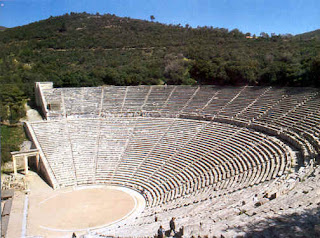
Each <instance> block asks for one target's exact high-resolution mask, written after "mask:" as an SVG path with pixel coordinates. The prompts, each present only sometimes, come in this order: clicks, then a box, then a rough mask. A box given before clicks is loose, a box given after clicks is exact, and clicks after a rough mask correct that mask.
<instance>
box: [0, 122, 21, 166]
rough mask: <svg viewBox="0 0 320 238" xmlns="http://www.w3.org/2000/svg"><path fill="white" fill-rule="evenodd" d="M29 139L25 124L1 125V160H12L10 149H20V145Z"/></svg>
mask: <svg viewBox="0 0 320 238" xmlns="http://www.w3.org/2000/svg"><path fill="white" fill-rule="evenodd" d="M24 140H27V138H26V135H25V132H24V128H23V126H22V125H21V126H5V125H1V161H2V162H7V161H10V160H11V155H10V151H16V150H19V145H20V144H21V143H22V142H23V141H24Z"/></svg>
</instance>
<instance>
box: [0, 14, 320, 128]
mask: <svg viewBox="0 0 320 238" xmlns="http://www.w3.org/2000/svg"><path fill="white" fill-rule="evenodd" d="M246 35H250V34H249V33H246V34H243V33H242V32H240V31H239V30H237V29H233V30H228V29H224V28H213V27H198V28H191V27H189V26H188V25H186V26H185V27H182V26H181V25H165V24H161V23H157V22H149V21H143V20H137V19H130V18H121V17H117V16H115V15H110V14H106V15H90V14H86V13H81V14H76V13H71V14H66V15H63V16H59V17H50V18H49V19H46V20H43V21H39V22H34V23H32V24H29V25H25V26H21V27H15V28H9V29H6V30H5V31H2V32H0V59H1V60H0V75H1V76H0V83H1V85H3V86H2V87H1V89H0V107H3V108H4V109H3V110H0V112H1V114H0V116H1V117H2V120H9V121H12V122H15V121H17V120H18V119H19V118H20V117H21V116H23V114H24V112H23V106H22V102H23V101H24V100H25V99H26V98H32V97H33V85H34V82H35V81H53V82H54V84H55V86H57V87H69V86H96V85H102V84H114V85H139V84H164V83H167V84H219V85H225V84H229V85H230V84H231V85H243V84H250V85H286V86H319V85H320V79H319V77H320V70H319V65H320V41H319V40H317V39H313V40H310V39H308V40H303V39H300V38H299V39H297V38H296V37H287V36H280V35H279V36H272V37H271V36H268V35H267V34H262V35H261V37H256V38H251V39H247V38H246Z"/></svg>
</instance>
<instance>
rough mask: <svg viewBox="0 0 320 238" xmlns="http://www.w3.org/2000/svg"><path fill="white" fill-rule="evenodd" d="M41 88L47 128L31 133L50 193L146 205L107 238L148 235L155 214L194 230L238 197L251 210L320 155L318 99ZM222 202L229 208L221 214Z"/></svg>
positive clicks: (279, 92) (207, 89)
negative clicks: (122, 190)
mask: <svg viewBox="0 0 320 238" xmlns="http://www.w3.org/2000/svg"><path fill="white" fill-rule="evenodd" d="M38 88H39V90H40V91H41V95H42V104H43V105H42V108H44V109H43V110H44V114H45V116H46V119H47V120H48V121H44V122H32V123H27V127H28V130H29V132H30V134H31V136H32V139H33V141H34V142H35V144H36V146H37V147H38V148H39V149H41V158H42V159H44V160H45V162H44V164H45V166H46V169H47V171H48V176H49V177H50V180H51V184H52V186H53V187H55V188H59V187H65V186H74V185H87V184H111V185H117V186H125V187H129V188H131V189H134V190H137V191H139V192H141V193H143V195H144V197H145V198H146V201H147V209H145V211H144V213H143V214H142V216H141V217H140V218H138V219H137V220H136V221H134V222H131V223H128V224H127V226H126V229H125V230H121V229H120V228H119V227H115V228H110V229H109V228H107V229H106V230H102V234H112V231H114V232H115V233H114V234H115V235H119V234H121V235H123V236H129V235H130V234H132V232H133V231H135V232H137V231H136V227H141V228H144V229H141V232H140V234H141V235H142V236H146V235H150V233H149V232H150V231H151V230H152V231H154V230H156V229H157V227H156V224H153V222H152V220H153V219H154V215H155V214H156V213H157V214H158V216H159V217H162V218H163V219H164V220H167V219H168V218H169V217H171V216H173V215H174V216H178V217H179V220H181V221H184V224H186V225H189V226H191V227H192V226H193V218H194V220H195V221H201V219H202V220H203V219H205V218H206V217H207V216H210V215H211V212H214V213H215V214H216V216H217V217H224V216H227V214H229V213H230V212H231V210H230V209H232V207H234V206H235V204H236V203H237V202H239V197H237V196H243V197H244V200H243V201H247V200H246V197H250V196H252V194H254V193H259V191H260V190H261V188H262V187H264V188H265V187H269V185H270V188H273V187H274V188H275V189H276V188H277V186H275V184H277V183H278V179H279V178H280V179H282V178H283V177H284V176H282V175H283V174H286V172H287V171H288V170H289V168H290V167H291V165H292V166H295V164H296V163H297V164H300V165H303V164H304V165H307V164H308V162H309V161H310V159H313V158H316V157H317V156H319V152H320V140H319V138H320V94H319V90H318V89H313V88H273V87H248V86H245V87H216V86H200V87H199V86H196V87H193V86H170V85H168V86H129V87H122V86H107V87H95V88H52V87H51V88H50V87H43V88H41V85H40V86H39V85H38ZM49 104H50V105H51V104H52V105H54V104H55V105H59V106H58V107H52V108H50V110H47V109H45V108H47V106H48V105H49ZM281 176H282V177H281ZM275 178H276V179H275ZM274 179H275V180H274ZM264 184H265V185H264ZM253 185H255V186H253ZM243 188H246V189H243ZM263 190H264V189H263ZM221 195H224V196H226V197H229V198H230V201H228V202H226V201H225V200H223V201H219V202H217V204H215V202H214V200H213V199H212V198H213V197H219V196H221ZM211 199H212V200H211ZM209 200H210V201H209ZM249 200H250V199H249ZM205 201H208V202H205ZM190 204H191V205H190ZM206 204H207V206H211V208H210V209H209V210H208V212H205V211H204V210H206V207H205V206H206ZM185 206H189V209H187V208H184V207H185ZM186 209H187V210H186ZM201 209H202V210H201ZM228 209H229V210H228ZM170 211H171V212H170ZM219 211H224V214H221V213H219ZM228 212H229V213H228ZM234 212H235V211H232V213H233V214H234ZM221 219H222V218H221ZM235 223H237V222H235ZM130 226H131V228H130ZM113 229H114V230H113ZM207 231H208V230H207Z"/></svg>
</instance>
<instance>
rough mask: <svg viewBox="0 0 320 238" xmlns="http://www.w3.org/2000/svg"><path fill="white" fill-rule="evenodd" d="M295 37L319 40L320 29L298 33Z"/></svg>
mask: <svg viewBox="0 0 320 238" xmlns="http://www.w3.org/2000/svg"><path fill="white" fill-rule="evenodd" d="M296 37H299V38H301V39H303V40H314V39H316V40H320V29H318V30H315V31H310V32H306V33H303V34H299V35H296Z"/></svg>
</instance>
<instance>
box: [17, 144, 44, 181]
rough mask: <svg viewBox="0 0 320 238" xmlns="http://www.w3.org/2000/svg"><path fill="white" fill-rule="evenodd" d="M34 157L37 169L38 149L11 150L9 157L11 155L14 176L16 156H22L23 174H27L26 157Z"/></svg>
mask: <svg viewBox="0 0 320 238" xmlns="http://www.w3.org/2000/svg"><path fill="white" fill-rule="evenodd" d="M33 156H35V157H36V168H37V170H38V169H39V158H40V157H39V150H37V149H32V150H27V151H13V152H11V157H12V162H13V173H14V176H16V175H17V159H18V158H23V160H24V172H25V175H27V174H28V172H29V170H28V158H29V157H33Z"/></svg>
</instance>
